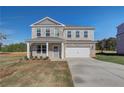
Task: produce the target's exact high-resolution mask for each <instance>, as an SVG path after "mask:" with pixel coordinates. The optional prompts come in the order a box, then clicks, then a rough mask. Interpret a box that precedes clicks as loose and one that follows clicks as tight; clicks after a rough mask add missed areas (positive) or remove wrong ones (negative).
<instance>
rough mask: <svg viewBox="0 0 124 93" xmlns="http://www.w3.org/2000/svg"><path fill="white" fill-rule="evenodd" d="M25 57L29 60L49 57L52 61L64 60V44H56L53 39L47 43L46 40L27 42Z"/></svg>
mask: <svg viewBox="0 0 124 93" xmlns="http://www.w3.org/2000/svg"><path fill="white" fill-rule="evenodd" d="M39 39H41V38H39ZM42 40H43V39H42ZM54 40H55V39H54ZM27 57H28V58H29V59H30V58H35V57H37V58H41V57H43V58H44V57H49V58H50V59H52V60H59V59H64V42H62V41H61V42H60V41H59V42H56V41H53V39H52V40H51V41H48V38H47V40H46V39H45V40H43V41H33V40H31V41H28V42H27Z"/></svg>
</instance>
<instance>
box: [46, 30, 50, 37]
mask: <svg viewBox="0 0 124 93" xmlns="http://www.w3.org/2000/svg"><path fill="white" fill-rule="evenodd" d="M49 36H50V28H46V37H49Z"/></svg>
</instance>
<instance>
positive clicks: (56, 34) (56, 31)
mask: <svg viewBox="0 0 124 93" xmlns="http://www.w3.org/2000/svg"><path fill="white" fill-rule="evenodd" d="M55 36H56V37H59V30H58V29H56V30H55Z"/></svg>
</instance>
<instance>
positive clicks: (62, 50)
mask: <svg viewBox="0 0 124 93" xmlns="http://www.w3.org/2000/svg"><path fill="white" fill-rule="evenodd" d="M61 58H62V59H64V43H63V42H62V43H61Z"/></svg>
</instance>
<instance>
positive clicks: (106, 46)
mask: <svg viewBox="0 0 124 93" xmlns="http://www.w3.org/2000/svg"><path fill="white" fill-rule="evenodd" d="M96 49H97V50H101V53H103V51H104V50H108V51H115V50H116V38H114V37H110V38H108V39H102V40H98V41H97V44H96Z"/></svg>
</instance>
